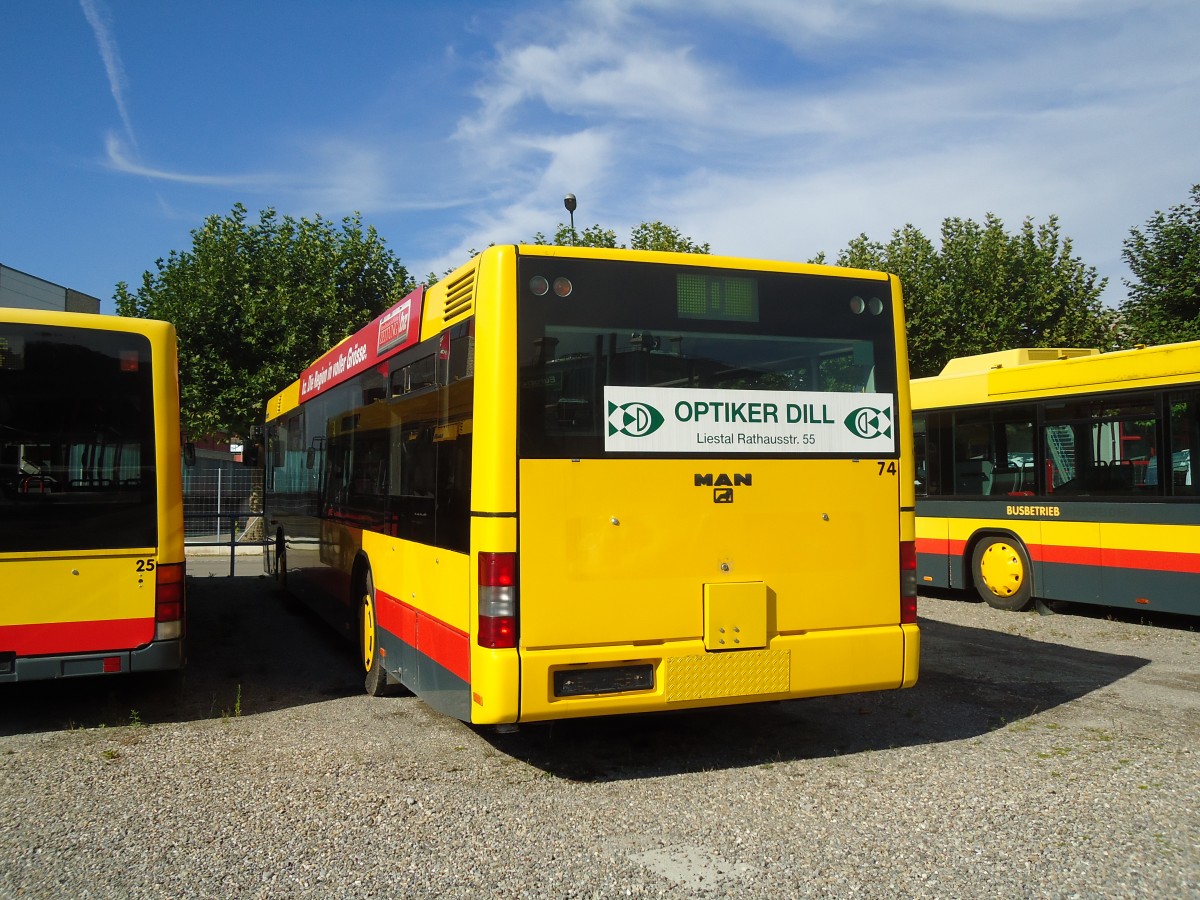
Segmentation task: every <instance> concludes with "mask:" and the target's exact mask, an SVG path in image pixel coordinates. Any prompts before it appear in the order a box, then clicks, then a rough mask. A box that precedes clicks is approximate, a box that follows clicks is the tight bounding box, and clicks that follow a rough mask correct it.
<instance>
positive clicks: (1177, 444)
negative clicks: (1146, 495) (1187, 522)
mask: <svg viewBox="0 0 1200 900" xmlns="http://www.w3.org/2000/svg"><path fill="white" fill-rule="evenodd" d="M1167 405H1168V410H1169V412H1170V436H1169V439H1168V440H1169V443H1168V446H1170V448H1171V454H1170V469H1171V477H1170V480H1169V481H1167V479H1166V478H1164V479H1163V480H1164V481H1166V482H1167V485H1168V486H1167V491H1168V492H1169V493H1170V494H1173V495H1174V496H1176V497H1195V496H1196V493H1197V492H1196V485H1197V483H1198V482H1200V478H1197V470H1198V469H1200V460H1197V459H1196V453H1195V449H1196V447H1197V446H1198V445H1200V391H1188V392H1186V393H1177V394H1171V395H1169V396H1168V397H1167ZM1162 465H1163V467H1164V468H1166V459H1165V457H1164V460H1163V463H1162Z"/></svg>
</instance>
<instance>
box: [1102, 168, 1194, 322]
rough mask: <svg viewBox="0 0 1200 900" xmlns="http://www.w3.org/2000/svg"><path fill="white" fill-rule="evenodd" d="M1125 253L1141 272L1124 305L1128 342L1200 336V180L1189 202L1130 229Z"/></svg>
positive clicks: (1133, 268) (1122, 306) (1123, 251)
mask: <svg viewBox="0 0 1200 900" xmlns="http://www.w3.org/2000/svg"><path fill="white" fill-rule="evenodd" d="M1121 255H1122V256H1124V258H1125V262H1126V263H1128V264H1129V268H1130V270H1131V271H1132V272H1133V274H1134V275H1135V276H1137V280H1136V281H1127V282H1126V284H1127V285H1128V287H1129V298H1128V299H1127V300H1126V301H1125V302H1124V303H1123V304H1122V305H1121V312H1122V314H1123V321H1122V328H1123V330H1124V332H1125V334H1126V336H1127V339H1128V340H1129V342H1130V343H1140V344H1168V343H1171V342H1173V341H1191V340H1197V339H1200V184H1196V185H1193V186H1192V190H1191V201H1190V202H1188V203H1182V204H1180V205H1179V206H1173V207H1171V209H1169V210H1168V211H1167V212H1166V213H1162V212H1156V213H1155V214H1154V215H1153V216H1152V217H1151V218H1150V219H1149V220H1147V222H1146V228H1145V231H1144V232H1143V231H1141V230H1139V229H1137V228H1131V229H1130V230H1129V237H1128V238H1126V239H1125V244H1124V249H1123V250H1122V251H1121Z"/></svg>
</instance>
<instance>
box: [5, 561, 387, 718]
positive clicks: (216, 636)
mask: <svg viewBox="0 0 1200 900" xmlns="http://www.w3.org/2000/svg"><path fill="white" fill-rule="evenodd" d="M362 689H363V688H362V675H361V673H360V671H359V669H358V666H357V664H356V661H355V659H354V652H353V648H352V647H350V646H349V645H348V644H347V643H346V642H345V641H344V640H342V639H341V638H340V637H339V636H338V635H337V634H336V633H334V632H333V631H332V630H331V629H330V628H329V627H328V626H326V625H325V624H324V623H322V622H321V621H320V620H318V619H317V618H316V617H315V616H313V615H311V614H310V613H308V612H306V611H303V610H297V609H293V608H291V607H287V606H285V605H284V603H283V601H282V600H281V598H280V597H279V595H278V594H277V593H276V592H275V590H274V584H273V582H272V581H270V580H269V579H267V578H264V577H262V576H259V575H249V576H244V577H243V576H239V577H235V578H189V579H188V664H187V667H186V668H185V669H184V670H183V671H182V672H168V673H145V674H137V675H115V676H107V677H106V676H100V677H96V678H70V679H63V680H60V681H34V682H29V683H25V684H5V685H0V709H2V710H3V713H2V714H0V735H11V734H22V733H27V732H36V731H54V730H58V729H63V728H76V727H83V728H93V727H98V726H100V725H108V726H116V725H129V724H133V723H135V722H141V723H143V724H151V723H154V722H181V721H194V720H200V719H214V718H221V717H223V716H238V715H241V716H246V715H252V714H254V713H260V712H267V711H270V710H275V709H283V708H287V707H293V706H302V705H304V704H308V703H317V702H320V701H324V700H329V699H331V698H334V697H347V696H352V695H356V694H360V693H362Z"/></svg>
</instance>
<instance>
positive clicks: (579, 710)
mask: <svg viewBox="0 0 1200 900" xmlns="http://www.w3.org/2000/svg"><path fill="white" fill-rule="evenodd" d="M919 650H920V641H919V634H918V632H917V627H916V626H915V625H914V626H905V627H903V628H902V627H901V626H899V625H893V626H887V627H879V628H847V629H839V630H833V631H822V632H813V633H809V634H794V635H779V636H776V637H774V638H773V639H772V640H771V643H770V647H769V648H768V649H766V650H746V651H742V652H731V653H708V652H706V651H705V649H704V645H703V643H702V642H701V641H700V640H693V641H674V642H665V643H661V644H657V645H632V644H625V645H613V646H604V647H599V646H597V647H571V648H561V649H555V650H527V651H524V652H523V653H522V658H521V721H523V722H531V721H539V720H545V719H560V718H571V717H577V716H597V715H608V714H612V713H633V712H653V711H656V710H666V709H688V708H695V707H703V706H720V705H727V704H732V703H744V702H747V701H754V700H782V699H788V698H796V697H817V696H821V695H824V694H832V693H852V692H854V691H867V690H885V689H894V688H898V687H900V686H901V685H902V684H904V685H910V684H912V683H914V682H915V680H916V666H917V654H918V653H919ZM784 661H786V667H785V666H784ZM647 663H648V664H650V665H653V666H654V667H655V677H654V684H655V686H654V689H653V690H649V691H647V690H639V691H633V692H629V693H616V694H598V695H592V696H585V697H561V698H556V697H555V696H554V693H553V679H554V672H555V671H557V670H559V669H563V668H578V667H579V666H606V667H607V666H614V665H643V664H647ZM908 666H911V667H912V671H911V674H910V672H909V671H908V670H907V669H906V667H908Z"/></svg>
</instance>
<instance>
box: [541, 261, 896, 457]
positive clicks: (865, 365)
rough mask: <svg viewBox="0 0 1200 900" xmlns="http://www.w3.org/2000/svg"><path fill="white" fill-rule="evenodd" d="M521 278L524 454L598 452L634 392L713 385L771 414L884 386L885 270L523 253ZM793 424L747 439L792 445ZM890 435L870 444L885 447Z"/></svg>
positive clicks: (850, 402) (742, 406)
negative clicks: (787, 434) (770, 438)
mask: <svg viewBox="0 0 1200 900" xmlns="http://www.w3.org/2000/svg"><path fill="white" fill-rule="evenodd" d="M519 289H520V291H519V297H520V302H521V309H520V314H519V334H518V340H519V341H520V351H519V352H520V365H521V372H520V385H521V393H520V441H521V455H522V456H526V457H530V456H534V457H536V456H543V457H596V456H603V455H605V446H606V444H605V437H606V431H608V430H609V428H610V427H611V423H612V419H611V416H610V413H611V411H612V409H611V408H610V406H612V407H613V408H615V405H616V404H618V403H620V401H622V400H625V401H628V402H625V403H623V404H622V408H625V407H628V408H629V412H630V415H631V416H632V415H635V414H637V413H638V411H639V409H641V408H643V407H645V408H647V409H648V408H649V407H648V406H647V405H646V404H645V403H642V402H641V399H642V398H646V399H648V400H653V401H655V403H656V404H657V405H658V406H662V405H663V404H666V405H667V406H670V405H672V404H678V403H686V404H687V405H686V409H687V410H688V411H689V414H690V413H694V412H695V409H696V407H695V403H694V402H692V401H695V400H699V401H700V402H701V404H702V408H704V409H707V407H705V406H704V404H705V403H708V401H711V400H715V399H718V398H719V399H720V400H722V401H729V402H730V404H731V405H730V406H728V408H727V409H728V412H729V415H731V416H737V415H743V416H749V417H751V418H752V417H753V416H755V415H758V414H760V413H761V414H764V415H769V411H770V410H771V409H772V408H775V409H777V411H778V415H779V417H780V418H781V419H782V418H783V417H785V416H786V415H787V413H786V411H787V410H789V409H793V408H794V409H797V410H801V411H802V413H801V414H799V415H802V416H808V415H809V413H808V410H809V408H810V407H812V406H813V404H814V403H816V404H823V405H819V406H818V407H817V408H819V409H822V410H826V411H828V409H829V408H831V406H837V408H838V409H839V410H841V409H842V406H838V405H837V404H830V403H829V402H827V401H828V395H830V394H846V395H850V394H855V395H863V394H866V395H871V397H872V398H873V399H874V400H876V401H877V400H878V395H893V394H894V392H895V389H896V363H895V351H894V348H893V343H894V338H893V334H894V332H893V330H892V316H891V296H890V292H889V290H888V283H887V282H885V281H868V280H865V279H851V278H836V277H829V276H819V275H795V274H779V273H763V272H741V271H736V272H734V271H729V270H720V269H708V270H698V269H690V268H689V269H682V268H680V267H675V266H663V265H653V264H646V263H626V262H611V261H595V260H571V259H566V260H564V259H560V258H541V257H525V258H523V259H522V261H521V268H520V274H519ZM616 388H629V389H633V388H654V389H657V390H656V391H655V392H654V393H653V394H649V393H647V394H637V393H630V392H629V391H624V392H616V391H615V389H616ZM726 392H729V393H728V394H727V393H726ZM747 392H761V393H755V394H749V393H747ZM618 393H619V396H618ZM758 397H761V398H762V400H763V402H761V403H756V402H755V399H756V398H758ZM606 398H607V399H606ZM660 401H661V402H660ZM735 401H736V402H735ZM885 402H886V403H887V405H888V408H889V410H890V404H891V402H892V401H891V397H890V396H889V397H888V399H887V400H886V401H885ZM772 404H773V405H772ZM856 404H858V400H856V399H855V398H850V397H847V398H846V403H845V404H844V406H845V408H846V409H847V410H851V409H853V408H854V407H855V406H856ZM859 405H861V404H859ZM635 407H636V409H635ZM683 408H685V407H680V409H683ZM763 410H767V412H766V413H763ZM842 414H843V415H844V413H842ZM830 415H832V413H830ZM626 433H629V432H626ZM893 434H894V432H893ZM802 437H803V433H800V434H799V435H797V439H796V443H795V445H794V446H793V445H787V444H783V443H778V444H766V445H765V446H760V447H758V448H756V450H757V452H763V453H768V454H769V453H770V452H772V451H777V452H778V451H782V452H787V449H789V448H791V449H795V450H797V451H802V450H804V449H805V445H804V444H803V443H801V438H802ZM888 437H890V438H891V440H889V441H887V442H886V443H887V446H886V447H883V448H881V449H882V450H883V451H884V452H891V453H894V451H895V440H894V436H892V434H889V435H888ZM781 440H782V439H781ZM611 449H612V445H611V442H610V444H609V450H611ZM808 449H810V450H811V449H812V447H809V448H808Z"/></svg>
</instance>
